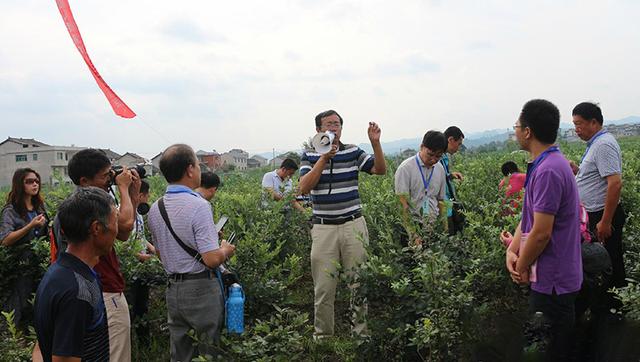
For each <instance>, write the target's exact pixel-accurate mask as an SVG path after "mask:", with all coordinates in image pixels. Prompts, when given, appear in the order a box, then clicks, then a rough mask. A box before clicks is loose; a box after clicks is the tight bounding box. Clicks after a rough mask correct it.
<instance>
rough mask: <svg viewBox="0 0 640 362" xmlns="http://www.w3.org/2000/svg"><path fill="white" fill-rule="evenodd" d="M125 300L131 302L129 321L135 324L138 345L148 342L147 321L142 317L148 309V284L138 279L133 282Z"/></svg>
mask: <svg viewBox="0 0 640 362" xmlns="http://www.w3.org/2000/svg"><path fill="white" fill-rule="evenodd" d="M129 295H130V296H129V297H128V298H127V300H129V302H130V303H131V322H132V324H133V325H134V326H135V331H136V335H137V336H138V342H139V345H143V346H144V345H146V344H147V343H148V342H149V321H148V320H147V319H146V318H145V317H144V316H145V314H147V312H148V311H149V285H148V284H147V283H145V282H143V281H141V280H140V279H137V280H136V281H135V282H133V285H132V286H131V291H130V293H129Z"/></svg>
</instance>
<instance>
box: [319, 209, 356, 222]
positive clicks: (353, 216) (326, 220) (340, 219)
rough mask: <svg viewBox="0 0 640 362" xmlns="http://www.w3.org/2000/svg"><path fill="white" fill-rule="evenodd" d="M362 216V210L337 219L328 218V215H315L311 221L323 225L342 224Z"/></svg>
mask: <svg viewBox="0 0 640 362" xmlns="http://www.w3.org/2000/svg"><path fill="white" fill-rule="evenodd" d="M361 216H362V213H361V212H360V211H358V212H356V213H355V214H352V215H349V216H347V217H341V218H337V219H327V218H326V217H318V216H314V217H313V218H311V222H313V223H314V224H321V225H342V224H344V223H345V222H348V221H353V220H355V219H357V218H359V217H361Z"/></svg>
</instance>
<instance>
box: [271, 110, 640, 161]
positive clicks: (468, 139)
mask: <svg viewBox="0 0 640 362" xmlns="http://www.w3.org/2000/svg"><path fill="white" fill-rule="evenodd" d="M604 123H605V125H607V124H615V125H620V124H635V123H640V116H629V117H625V118H622V119H618V120H605V122H604ZM560 128H561V129H569V128H573V123H569V122H561V123H560ZM511 132H512V131H511V129H509V128H496V129H490V130H487V131H481V132H472V133H467V134H465V139H464V144H465V146H466V147H468V148H474V147H479V146H482V145H486V144H488V143H491V142H502V141H506V140H507V139H508V138H509V134H511ZM420 142H422V136H420V137H416V138H403V139H400V140H395V141H389V142H383V143H382V149H383V150H384V153H386V154H391V155H392V154H397V153H400V152H402V151H404V150H406V149H408V148H412V149H414V150H415V149H418V148H419V146H420ZM358 146H359V147H360V148H362V149H363V150H365V151H366V152H369V153H371V152H373V150H372V149H371V144H369V143H361V144H359V145H358ZM296 152H301V150H296ZM281 153H285V152H280V151H278V152H276V155H278V154H281ZM259 155H261V156H263V157H266V158H268V159H271V158H272V157H273V156H272V155H273V154H272V153H271V152H264V153H259Z"/></svg>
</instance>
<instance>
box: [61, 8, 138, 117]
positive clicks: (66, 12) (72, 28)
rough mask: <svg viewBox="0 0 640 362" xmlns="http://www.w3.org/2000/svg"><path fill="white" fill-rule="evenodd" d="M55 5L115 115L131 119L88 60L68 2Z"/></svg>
mask: <svg viewBox="0 0 640 362" xmlns="http://www.w3.org/2000/svg"><path fill="white" fill-rule="evenodd" d="M56 4H57V5H58V10H60V15H62V20H64V24H65V25H66V26H67V30H69V35H71V39H72V40H73V44H75V46H76V48H78V51H79V52H80V54H81V55H82V59H84V62H85V63H87V66H88V67H89V70H90V71H91V75H93V78H94V79H95V80H96V82H97V83H98V87H100V89H101V90H102V92H103V93H104V95H105V96H106V97H107V100H108V101H109V104H111V108H113V111H114V112H116V114H117V115H118V116H120V117H124V118H133V117H135V116H136V114H135V113H134V112H133V111H132V110H131V108H129V107H128V106H127V105H126V104H125V103H124V102H123V101H122V99H120V97H118V95H117V94H116V93H115V92H114V91H113V90H111V88H109V86H108V85H107V82H105V81H104V79H102V77H101V76H100V73H98V70H97V69H96V67H95V66H94V65H93V62H92V61H91V58H89V54H88V53H87V48H85V46H84V42H83V41H82V36H81V35H80V30H79V29H78V25H77V24H76V21H75V19H74V18H73V14H72V13H71V7H70V6H69V1H68V0H56Z"/></svg>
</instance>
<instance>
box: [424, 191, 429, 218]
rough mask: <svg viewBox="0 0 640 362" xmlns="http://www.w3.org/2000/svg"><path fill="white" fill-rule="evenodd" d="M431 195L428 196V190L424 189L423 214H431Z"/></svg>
mask: <svg viewBox="0 0 640 362" xmlns="http://www.w3.org/2000/svg"><path fill="white" fill-rule="evenodd" d="M429 209H430V206H429V196H427V190H424V200H422V215H424V216H427V215H429Z"/></svg>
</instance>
